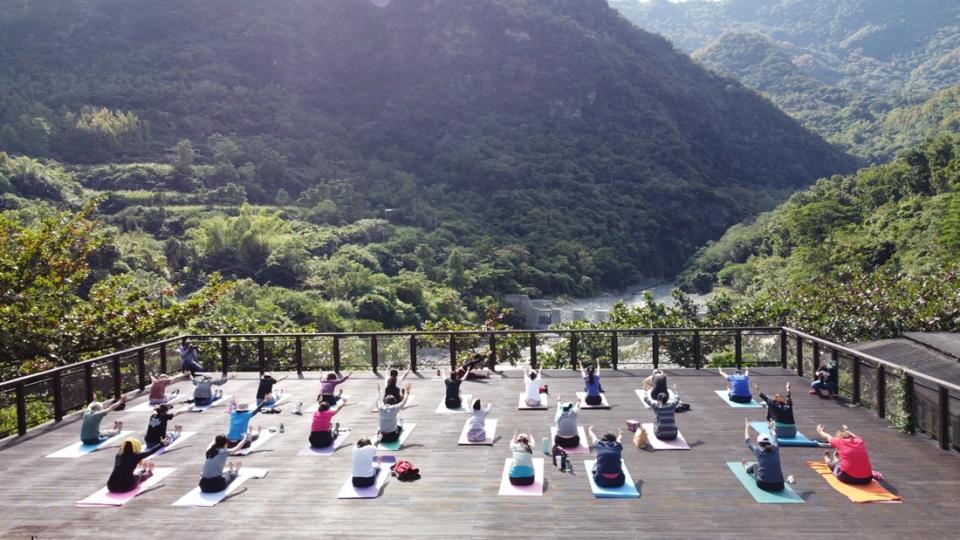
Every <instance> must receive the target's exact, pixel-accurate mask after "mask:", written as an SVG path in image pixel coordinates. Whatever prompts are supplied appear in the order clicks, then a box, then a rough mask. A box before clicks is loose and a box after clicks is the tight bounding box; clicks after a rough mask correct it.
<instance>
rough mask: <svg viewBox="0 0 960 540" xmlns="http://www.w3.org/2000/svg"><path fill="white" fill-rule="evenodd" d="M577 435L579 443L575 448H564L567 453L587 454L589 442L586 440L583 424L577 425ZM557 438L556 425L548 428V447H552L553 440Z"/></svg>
mask: <svg viewBox="0 0 960 540" xmlns="http://www.w3.org/2000/svg"><path fill="white" fill-rule="evenodd" d="M577 435H579V436H580V445H579V446H577V447H576V448H564V450H566V451H567V453H568V454H589V453H590V443H588V442H587V433H586V430H584V429H583V426H577ZM556 438H557V426H553V427H551V428H550V447H551V448H553V444H554V442H553V441H554V440H556Z"/></svg>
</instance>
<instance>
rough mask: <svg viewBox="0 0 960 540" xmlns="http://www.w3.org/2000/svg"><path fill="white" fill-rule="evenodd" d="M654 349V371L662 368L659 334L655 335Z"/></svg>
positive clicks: (655, 333)
mask: <svg viewBox="0 0 960 540" xmlns="http://www.w3.org/2000/svg"><path fill="white" fill-rule="evenodd" d="M651 348H652V349H653V353H652V354H653V369H659V368H660V334H659V333H657V332H654V333H653V344H652V346H651Z"/></svg>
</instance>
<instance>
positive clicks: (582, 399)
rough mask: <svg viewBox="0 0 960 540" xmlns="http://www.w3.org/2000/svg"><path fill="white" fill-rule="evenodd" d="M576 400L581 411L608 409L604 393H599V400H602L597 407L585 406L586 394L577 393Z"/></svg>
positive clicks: (608, 403) (608, 404) (608, 405)
mask: <svg viewBox="0 0 960 540" xmlns="http://www.w3.org/2000/svg"><path fill="white" fill-rule="evenodd" d="M577 399H579V400H580V408H581V409H609V408H610V402H608V401H607V394H606V393H604V392H601V393H600V399H602V400H603V402H602V403H600V404H599V405H587V393H586V392H577Z"/></svg>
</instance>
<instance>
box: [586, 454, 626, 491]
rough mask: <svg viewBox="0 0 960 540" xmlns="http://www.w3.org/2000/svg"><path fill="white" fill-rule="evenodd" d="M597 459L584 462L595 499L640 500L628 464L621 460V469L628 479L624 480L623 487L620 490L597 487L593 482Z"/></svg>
mask: <svg viewBox="0 0 960 540" xmlns="http://www.w3.org/2000/svg"><path fill="white" fill-rule="evenodd" d="M596 462H597V460H595V459H587V460H584V461H583V464H584V465H585V466H586V467H587V480H589V481H590V491H592V492H593V496H594V497H598V498H601V499H639V498H640V492H639V491H637V487H636V486H635V485H633V478H630V471H628V470H627V464H626V463H623V461H622V460H621V462H620V468H622V469H623V475H624V476H625V477H626V478H625V479H624V482H623V485H622V486H620V487H618V488H605V487H600V486H598V485H597V483H596V482H594V481H593V464H594V463H596Z"/></svg>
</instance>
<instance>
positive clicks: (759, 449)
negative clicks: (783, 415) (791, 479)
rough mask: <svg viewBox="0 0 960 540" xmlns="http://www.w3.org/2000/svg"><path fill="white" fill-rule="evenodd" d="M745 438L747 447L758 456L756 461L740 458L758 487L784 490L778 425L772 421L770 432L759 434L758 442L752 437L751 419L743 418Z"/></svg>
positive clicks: (766, 489) (768, 489) (765, 489)
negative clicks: (754, 441)
mask: <svg viewBox="0 0 960 540" xmlns="http://www.w3.org/2000/svg"><path fill="white" fill-rule="evenodd" d="M743 438H744V440H745V441H746V443H747V448H749V449H750V451H751V452H753V455H754V456H756V458H757V461H756V463H747V460H745V459H744V460H740V464H741V465H743V467H744V469H746V471H747V474H749V475H750V476H752V477H753V479H754V480H755V481H756V482H757V487H758V488H760V489H762V490H764V491H783V489H784V485H783V469H781V468H780V447H779V446H777V426H775V425H774V423H773V422H772V421H771V422H770V433H769V434H768V433H761V434H759V435H757V443H756V444H754V443H753V441H752V440H751V439H750V419H749V418H744V419H743Z"/></svg>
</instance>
